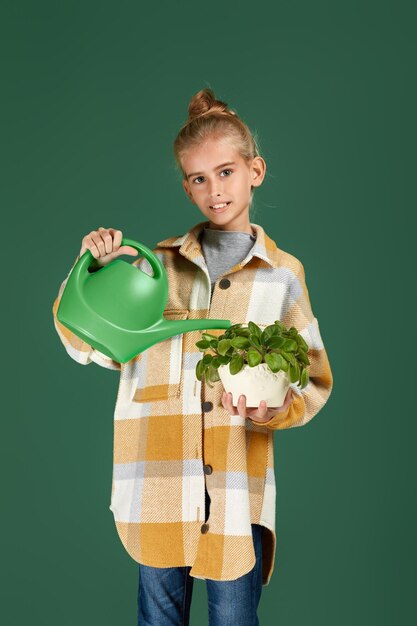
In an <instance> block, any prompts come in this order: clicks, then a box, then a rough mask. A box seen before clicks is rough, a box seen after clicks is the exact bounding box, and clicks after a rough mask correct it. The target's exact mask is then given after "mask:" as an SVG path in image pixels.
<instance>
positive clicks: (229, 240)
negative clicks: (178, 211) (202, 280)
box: [200, 226, 256, 295]
mask: <svg viewBox="0 0 417 626" xmlns="http://www.w3.org/2000/svg"><path fill="white" fill-rule="evenodd" d="M255 241H256V237H255V235H251V234H250V233H245V232H242V231H237V230H232V231H229V230H218V229H215V228H209V227H208V226H205V227H204V228H203V230H202V231H201V234H200V244H201V248H202V251H203V254H204V258H205V261H206V265H207V268H208V272H209V275H210V281H211V295H213V289H214V283H215V282H216V280H217V278H218V277H219V276H221V275H222V274H225V273H226V272H227V271H228V270H230V269H231V268H232V267H233V266H234V265H236V264H237V263H239V262H240V261H242V260H243V259H244V258H245V257H246V256H247V255H248V253H249V251H250V250H251V249H252V248H253V246H254V244H255Z"/></svg>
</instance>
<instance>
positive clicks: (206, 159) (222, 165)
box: [182, 138, 266, 233]
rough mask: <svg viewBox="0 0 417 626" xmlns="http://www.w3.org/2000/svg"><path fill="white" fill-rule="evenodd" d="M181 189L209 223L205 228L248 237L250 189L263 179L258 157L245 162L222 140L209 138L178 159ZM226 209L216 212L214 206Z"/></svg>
mask: <svg viewBox="0 0 417 626" xmlns="http://www.w3.org/2000/svg"><path fill="white" fill-rule="evenodd" d="M182 167H183V169H184V171H185V173H186V177H187V178H186V179H184V180H183V187H184V190H185V192H186V194H187V195H188V197H189V198H190V200H191V202H192V203H193V204H196V205H197V206H198V208H199V209H200V211H201V212H202V213H203V215H205V217H206V218H207V219H208V220H209V222H210V224H209V228H216V229H219V230H239V231H242V232H247V233H252V228H251V226H250V221H249V204H250V196H251V187H259V185H261V184H262V181H263V179H264V176H265V171H266V164H265V161H264V160H263V158H262V157H259V156H258V157H255V158H254V159H252V161H251V162H250V163H248V162H246V161H245V160H244V159H243V158H242V157H241V156H240V154H239V153H238V152H237V151H236V149H235V148H233V146H232V145H231V144H230V143H228V142H227V141H225V140H221V139H216V138H210V139H208V140H207V141H205V142H204V143H203V144H201V145H200V146H198V147H194V148H192V149H190V150H188V151H187V153H186V154H185V155H184V157H183V158H182ZM224 203H227V206H225V207H223V208H220V209H218V210H217V211H216V210H215V208H213V205H214V206H217V205H223V204H224Z"/></svg>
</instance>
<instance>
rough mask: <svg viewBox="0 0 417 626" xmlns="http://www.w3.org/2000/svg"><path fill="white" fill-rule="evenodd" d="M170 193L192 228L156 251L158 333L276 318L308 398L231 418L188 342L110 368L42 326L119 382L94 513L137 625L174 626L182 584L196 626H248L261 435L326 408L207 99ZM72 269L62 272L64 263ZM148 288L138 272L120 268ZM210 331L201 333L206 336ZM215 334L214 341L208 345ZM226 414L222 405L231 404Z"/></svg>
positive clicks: (259, 534)
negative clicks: (109, 523)
mask: <svg viewBox="0 0 417 626" xmlns="http://www.w3.org/2000/svg"><path fill="white" fill-rule="evenodd" d="M174 154H175V159H176V163H177V165H178V167H179V169H180V172H181V175H182V184H183V188H184V191H185V193H186V194H187V196H188V198H189V199H190V200H191V202H192V203H193V204H195V205H196V206H197V207H198V209H199V210H200V211H201V213H202V214H203V216H204V218H205V219H204V221H203V222H200V223H198V224H197V225H195V226H194V227H192V228H191V229H190V230H189V231H188V232H187V233H186V234H185V235H182V236H178V237H169V238H168V239H165V240H163V241H160V242H158V244H157V247H156V248H155V249H154V253H155V254H157V255H158V256H159V258H160V259H161V260H162V261H163V263H164V265H165V267H166V270H167V273H168V277H169V296H168V302H167V306H166V308H165V311H164V317H165V318H167V319H186V318H187V317H188V318H207V317H210V318H213V319H220V318H221V319H230V320H231V322H232V324H234V323H244V324H245V323H247V322H248V321H250V320H252V321H254V322H255V323H257V324H258V325H259V326H260V327H261V328H262V327H265V326H266V325H269V324H272V323H273V322H274V321H275V320H276V319H281V320H282V321H283V322H284V323H285V324H286V325H287V327H290V326H295V327H296V328H297V329H298V331H299V332H300V333H302V334H303V336H304V339H305V340H306V341H307V343H308V345H309V352H308V357H309V360H310V367H309V377H310V380H309V383H308V385H307V387H305V388H304V389H302V390H300V389H299V388H298V387H297V385H296V384H292V385H291V386H290V389H289V391H288V393H287V396H286V398H285V402H284V404H283V405H282V406H281V407H275V408H272V407H267V406H266V404H265V402H264V401H262V402H261V403H260V405H259V406H258V407H247V406H246V400H245V396H244V395H242V396H241V397H240V398H238V399H235V398H232V397H230V395H227V394H226V393H224V391H222V389H221V388H220V387H221V386H219V383H217V385H214V388H210V387H209V386H207V385H206V384H205V382H204V381H201V382H200V381H198V380H197V379H196V376H195V367H196V364H197V362H198V360H199V359H200V358H201V353H200V352H199V351H198V349H197V348H196V346H195V343H196V341H198V340H199V339H201V333H200V332H199V331H197V332H192V331H191V332H188V333H185V334H183V335H177V336H176V337H173V338H172V339H168V340H166V341H163V342H160V343H158V344H156V345H155V346H152V347H151V348H149V349H148V350H146V351H144V352H143V353H141V354H139V355H138V356H137V357H135V359H132V360H131V361H129V362H128V363H125V364H120V363H117V362H116V361H113V360H112V359H110V358H109V357H107V356H105V355H104V354H102V353H101V352H99V351H98V350H95V349H93V348H92V347H91V346H88V345H87V344H86V343H85V342H82V341H81V340H80V339H78V338H77V337H76V336H75V335H74V334H73V333H71V332H70V331H69V330H68V329H66V328H65V327H64V326H62V325H61V324H59V322H58V321H57V319H56V310H57V308H58V304H59V299H60V296H61V294H62V291H63V288H64V286H65V283H66V280H68V278H67V279H66V280H64V282H63V283H62V285H61V289H60V291H59V294H58V297H57V299H56V301H55V303H54V307H53V312H54V320H55V326H56V329H57V331H58V334H59V336H60V338H61V340H62V342H63V343H64V345H65V347H66V349H67V351H68V353H69V354H70V356H71V357H72V358H74V359H75V360H76V361H77V362H79V363H82V364H88V363H91V362H93V361H94V362H96V363H98V364H99V365H102V366H104V367H107V368H109V369H115V370H119V371H120V373H121V377H120V387H119V392H118V397H117V402H116V409H115V416H114V417H115V436H114V467H113V481H112V496H111V504H110V509H111V511H112V512H113V515H114V519H115V523H116V527H117V531H118V533H119V536H120V539H121V541H122V543H123V545H124V547H125V548H126V550H127V551H128V553H129V554H130V555H131V556H132V558H134V559H135V560H136V561H137V562H138V564H139V585H138V623H139V624H141V625H145V624H146V625H155V626H156V625H157V626H165V625H168V624H169V625H180V624H181V625H183V624H188V623H189V614H190V603H191V595H192V589H193V580H194V578H200V579H203V580H205V581H206V585H207V594H208V605H209V606H208V612H209V624H210V626H219V625H220V624H221V625H222V626H231V625H236V626H256V625H258V623H259V622H258V617H257V607H258V604H259V600H260V596H261V590H262V585H267V584H268V583H269V581H270V578H271V575H272V571H273V568H274V559H275V549H276V533H275V496H276V491H275V476H274V461H273V455H274V448H273V432H274V430H282V429H284V428H292V427H295V426H302V425H303V424H306V423H307V422H308V421H310V420H311V419H312V418H313V417H314V415H316V414H317V413H318V412H319V410H320V409H321V408H322V407H323V406H324V404H325V403H326V401H327V399H328V397H329V395H330V393H331V389H332V384H333V378H332V373H331V370H330V366H329V362H328V358H327V354H326V351H325V348H324V345H323V342H322V339H321V335H320V331H319V326H318V321H317V318H316V317H315V316H314V314H313V312H312V309H311V304H310V299H309V294H308V290H307V287H306V284H305V273H304V268H303V265H302V263H301V262H300V261H299V260H298V259H297V258H296V257H294V256H293V255H291V254H289V253H287V252H284V251H283V250H282V249H280V248H278V247H277V246H276V244H275V242H274V241H273V240H272V239H270V238H269V237H268V236H267V234H266V232H265V231H264V229H263V228H262V227H261V226H260V225H259V224H254V223H251V222H250V219H249V210H250V207H251V203H252V198H253V191H254V189H255V188H256V187H259V186H260V185H261V184H262V182H263V179H264V176H265V171H266V165H265V161H264V159H263V158H262V157H261V156H260V155H259V151H258V148H257V145H256V142H255V140H254V138H253V136H252V134H251V132H250V130H249V128H248V127H247V126H246V124H245V123H244V122H243V121H242V120H241V119H240V118H239V117H238V116H237V115H236V113H235V112H234V111H231V110H230V109H229V108H228V106H227V105H226V103H224V102H222V101H220V100H216V98H215V97H214V94H213V92H212V90H211V89H203V90H201V91H199V92H198V93H197V94H196V95H195V96H194V97H193V98H192V100H191V102H190V105H189V116H188V119H187V121H186V123H185V124H184V126H183V127H182V128H181V130H180V132H179V134H178V136H177V137H176V139H175V142H174ZM121 240H122V233H121V231H120V230H115V229H113V228H108V229H107V228H103V227H100V228H99V229H98V230H97V231H93V232H91V233H89V234H88V235H86V236H85V237H84V238H83V240H82V246H81V250H80V254H79V256H78V257H77V259H76V261H75V262H77V260H78V258H79V257H80V255H82V254H83V253H84V252H85V251H86V250H87V249H89V250H90V251H91V253H92V255H93V257H94V259H95V260H94V263H93V267H91V268H90V271H95V270H98V271H99V268H100V267H103V266H104V265H106V264H107V263H109V262H110V261H111V260H113V259H114V258H116V257H117V256H119V255H120V254H137V252H136V250H134V249H132V248H130V247H128V246H121ZM74 265H75V263H74ZM133 265H135V266H137V267H139V268H140V269H141V270H142V271H147V272H148V273H152V270H151V268H150V266H149V263H148V262H147V261H146V260H145V259H141V260H140V261H136V260H135V261H134V262H133ZM210 332H212V333H213V332H214V333H215V331H210ZM220 332H221V331H219V334H220ZM233 401H235V402H236V401H237V402H236V404H233Z"/></svg>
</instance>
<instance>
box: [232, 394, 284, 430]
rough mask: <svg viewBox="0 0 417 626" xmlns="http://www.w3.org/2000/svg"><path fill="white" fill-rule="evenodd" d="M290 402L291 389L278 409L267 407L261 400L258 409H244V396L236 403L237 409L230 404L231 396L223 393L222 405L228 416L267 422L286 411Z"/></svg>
mask: <svg viewBox="0 0 417 626" xmlns="http://www.w3.org/2000/svg"><path fill="white" fill-rule="evenodd" d="M291 402H292V389H291V387H290V388H289V389H288V391H287V395H286V396H285V401H284V404H283V405H282V406H279V407H267V406H266V402H265V400H262V401H261V402H260V404H259V407H258V408H256V407H246V396H244V395H241V396H240V397H239V399H238V402H237V408H236V407H234V406H233V404H232V394H231V393H226V392H225V391H223V394H222V404H223V406H224V408H225V409H227V410H228V411H229V413H230V415H240V416H241V417H245V418H247V417H250V418H251V419H253V420H254V421H256V422H260V423H262V422H268V421H269V420H270V419H271V417H274V415H277V413H283V412H284V411H286V410H287V407H288V406H289V405H290V404H291Z"/></svg>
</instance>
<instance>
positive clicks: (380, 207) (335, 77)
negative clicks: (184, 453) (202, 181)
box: [0, 0, 417, 626]
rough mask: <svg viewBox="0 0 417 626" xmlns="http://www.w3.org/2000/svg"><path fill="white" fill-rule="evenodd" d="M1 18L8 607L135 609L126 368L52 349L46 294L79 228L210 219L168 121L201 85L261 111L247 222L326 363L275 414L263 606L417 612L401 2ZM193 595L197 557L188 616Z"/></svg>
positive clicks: (408, 53) (154, 226) (28, 613)
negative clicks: (187, 182)
mask: <svg viewBox="0 0 417 626" xmlns="http://www.w3.org/2000/svg"><path fill="white" fill-rule="evenodd" d="M0 17H1V19H0V24H1V26H0V42H1V43H0V46H1V50H0V52H1V55H0V63H1V85H2V89H1V91H2V94H1V105H0V106H1V109H2V111H1V138H0V143H1V148H2V149H1V163H0V171H1V178H2V182H1V185H0V206H1V212H2V213H1V214H2V246H3V253H4V255H3V262H2V269H3V272H2V283H3V296H4V299H3V306H2V324H3V338H2V344H3V348H4V349H3V355H2V359H1V361H2V366H3V371H4V374H3V376H2V380H3V383H4V387H3V393H2V396H3V398H4V400H3V407H2V409H3V411H2V444H3V445H2V450H3V452H2V455H1V462H2V491H3V497H2V515H1V530H2V532H1V543H2V545H1V554H2V558H1V561H2V568H1V569H2V578H3V580H2V581H1V593H2V598H1V607H2V609H1V612H2V621H3V622H4V623H7V624H8V625H9V624H10V625H11V624H18V625H21V624H22V625H23V624H28V623H30V624H33V625H34V626H35V625H36V626H38V625H39V626H49V625H51V626H52V625H55V624H60V626H73V625H74V624H77V625H78V626H86V625H95V624H97V625H100V626H110V625H114V624H118V625H123V624H126V625H131V626H133V624H136V593H137V582H138V571H137V564H136V563H135V562H134V561H133V560H132V559H131V557H130V556H129V555H128V554H127V553H126V552H125V551H124V548H123V546H122V544H121V542H120V540H119V538H118V536H117V533H116V528H115V525H114V521H113V515H112V513H111V511H110V510H109V508H108V507H109V503H110V490H111V473H112V445H113V409H114V403H115V399H116V393H117V387H118V375H117V373H116V372H112V371H110V370H106V369H104V368H101V367H99V366H97V365H96V364H91V365H90V366H88V367H82V366H80V365H79V364H77V363H76V362H75V361H73V360H72V359H71V358H70V357H69V356H68V355H67V354H66V352H65V350H64V348H63V346H62V344H61V343H60V341H59V338H58V335H57V334H56V331H55V329H54V326H53V319H52V304H53V301H54V299H55V297H56V295H57V292H58V288H59V286H60V284H61V281H62V280H63V279H64V278H65V277H66V275H67V273H68V271H69V270H70V268H71V266H72V263H73V261H74V259H75V257H76V255H77V254H78V252H79V250H80V247H81V239H82V237H83V236H84V235H85V234H87V233H88V232H90V231H91V230H95V229H97V228H98V227H99V226H104V227H115V228H119V229H121V230H122V231H123V233H124V234H126V236H128V237H131V238H134V239H137V240H139V241H142V242H143V243H145V244H146V245H148V246H149V247H153V246H154V245H155V244H156V242H157V241H159V240H161V239H163V238H166V237H168V236H172V235H180V234H183V233H184V232H186V231H187V230H188V229H189V228H190V227H191V226H192V225H194V224H196V223H197V222H199V221H201V220H202V219H204V218H202V215H201V213H199V211H198V209H197V207H196V206H194V205H192V204H191V203H190V202H189V201H188V199H187V198H186V196H185V194H184V192H183V190H182V188H181V184H180V177H179V174H178V172H177V171H176V170H175V167H174V160H173V155H172V143H173V140H174V138H175V136H176V133H177V132H178V130H179V128H180V126H181V124H182V123H183V122H184V120H185V119H186V116H187V106H188V102H189V100H190V98H191V97H192V96H193V94H194V93H196V92H197V91H198V90H199V89H202V88H204V87H211V88H212V89H213V90H214V92H215V94H216V96H217V97H219V98H220V99H223V100H225V101H226V102H227V103H228V104H229V105H230V106H231V107H232V108H234V109H236V110H237V112H238V113H239V115H240V116H241V117H242V118H243V119H244V120H245V121H246V122H247V123H248V125H249V127H250V128H251V129H252V130H253V131H254V132H256V133H257V134H258V138H259V145H260V149H261V153H262V155H263V157H264V158H265V160H266V163H267V175H266V178H265V180H264V183H263V185H262V187H261V188H260V189H258V190H256V193H255V203H254V207H253V210H252V212H251V221H252V222H255V223H258V224H261V225H262V226H263V227H264V228H265V230H266V232H267V233H268V234H269V236H270V237H272V239H273V240H274V241H275V242H276V243H277V245H278V247H280V248H283V249H284V250H286V251H288V252H290V253H291V254H294V255H295V256H296V257H298V258H299V259H300V260H301V261H302V263H303V264H304V267H305V271H306V280H307V285H308V288H309V292H310V297H311V302H312V307H313V311H314V313H315V315H316V316H317V318H318V320H319V323H320V330H321V333H322V338H323V341H324V344H325V346H326V349H327V352H328V356H329V360H330V364H331V367H332V371H333V375H334V388H333V393H332V395H331V397H330V399H329V401H328V403H327V404H326V405H325V407H324V408H323V409H322V410H321V411H320V413H319V414H318V415H317V416H316V417H315V418H314V420H313V421H312V422H311V423H310V424H308V425H307V426H306V427H304V428H294V429H289V430H287V431H281V432H277V433H276V435H275V447H276V467H275V471H276V477H277V533H278V548H277V554H276V568H275V572H274V575H273V578H272V581H271V583H270V585H269V586H268V587H264V589H263V593H262V598H261V605H260V610H259V616H260V623H261V625H262V626H272V625H273V624H282V625H283V624H285V625H287V626H289V625H291V626H301V625H305V624H308V625H309V626H314V625H315V624H317V625H320V626H325V625H329V626H330V625H332V626H334V625H337V626H345V625H346V626H352V624H355V626H356V625H364V626H374V625H375V626H376V625H378V626H381V625H382V624H387V625H388V624H389V625H391V624H401V626H406V625H408V624H415V623H416V620H417V617H416V602H415V597H414V594H415V585H416V576H415V559H416V549H415V527H416V514H415V513H416V510H415V509H416V507H415V496H414V497H413V496H412V493H415V477H416V471H415V463H414V458H415V453H414V442H415V435H416V428H415V421H414V420H413V418H412V415H413V414H414V411H415V410H414V411H412V404H411V401H412V400H413V399H414V395H413V393H411V392H412V389H413V378H412V376H413V361H414V356H413V354H414V341H415V322H414V314H413V313H414V307H413V303H414V302H415V299H414V298H413V295H414V294H413V291H414V290H415V277H414V272H412V269H413V263H412V261H414V256H412V245H413V243H414V239H415V236H414V232H415V231H414V228H415V220H414V215H411V211H412V210H413V212H415V189H414V187H415V162H413V161H414V159H413V157H414V155H415V141H416V134H415V121H414V120H415V111H416V91H415V56H416V55H415V52H416V50H415V43H416V37H415V23H416V22H415V18H416V4H415V2H398V1H397V2H369V1H364V0H361V1H352V0H350V1H349V2H334V1H330V0H329V1H327V2H324V1H316V2H311V1H298V2H297V1H294V2H277V1H275V2H272V1H271V2H262V1H259V2H256V3H255V2H240V3H224V2H215V1H212V2H211V3H196V2H180V1H179V0H171V1H170V2H161V1H159V2H155V3H153V4H152V5H149V4H140V3H139V2H125V1H118V2H113V3H109V2H85V1H84V2H81V1H74V2H69V1H65V2H63V1H61V2H52V1H51V2H46V1H43V2H42V1H40V2H27V1H26V2H18V1H14V2H11V1H10V0H8V1H4V0H3V2H2V8H1V16H0ZM413 178H414V180H413ZM413 201H414V204H413ZM124 258H125V259H126V260H130V261H131V260H132V257H124ZM413 284H414V287H412V285H413ZM410 287H411V289H410ZM410 295H411V297H410ZM410 361H411V363H410ZM206 615H207V597H206V590H205V585H204V582H203V581H199V580H196V581H195V584H194V597H193V603H192V611H191V623H192V624H198V625H199V626H200V625H202V626H204V624H207V616H206Z"/></svg>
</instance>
